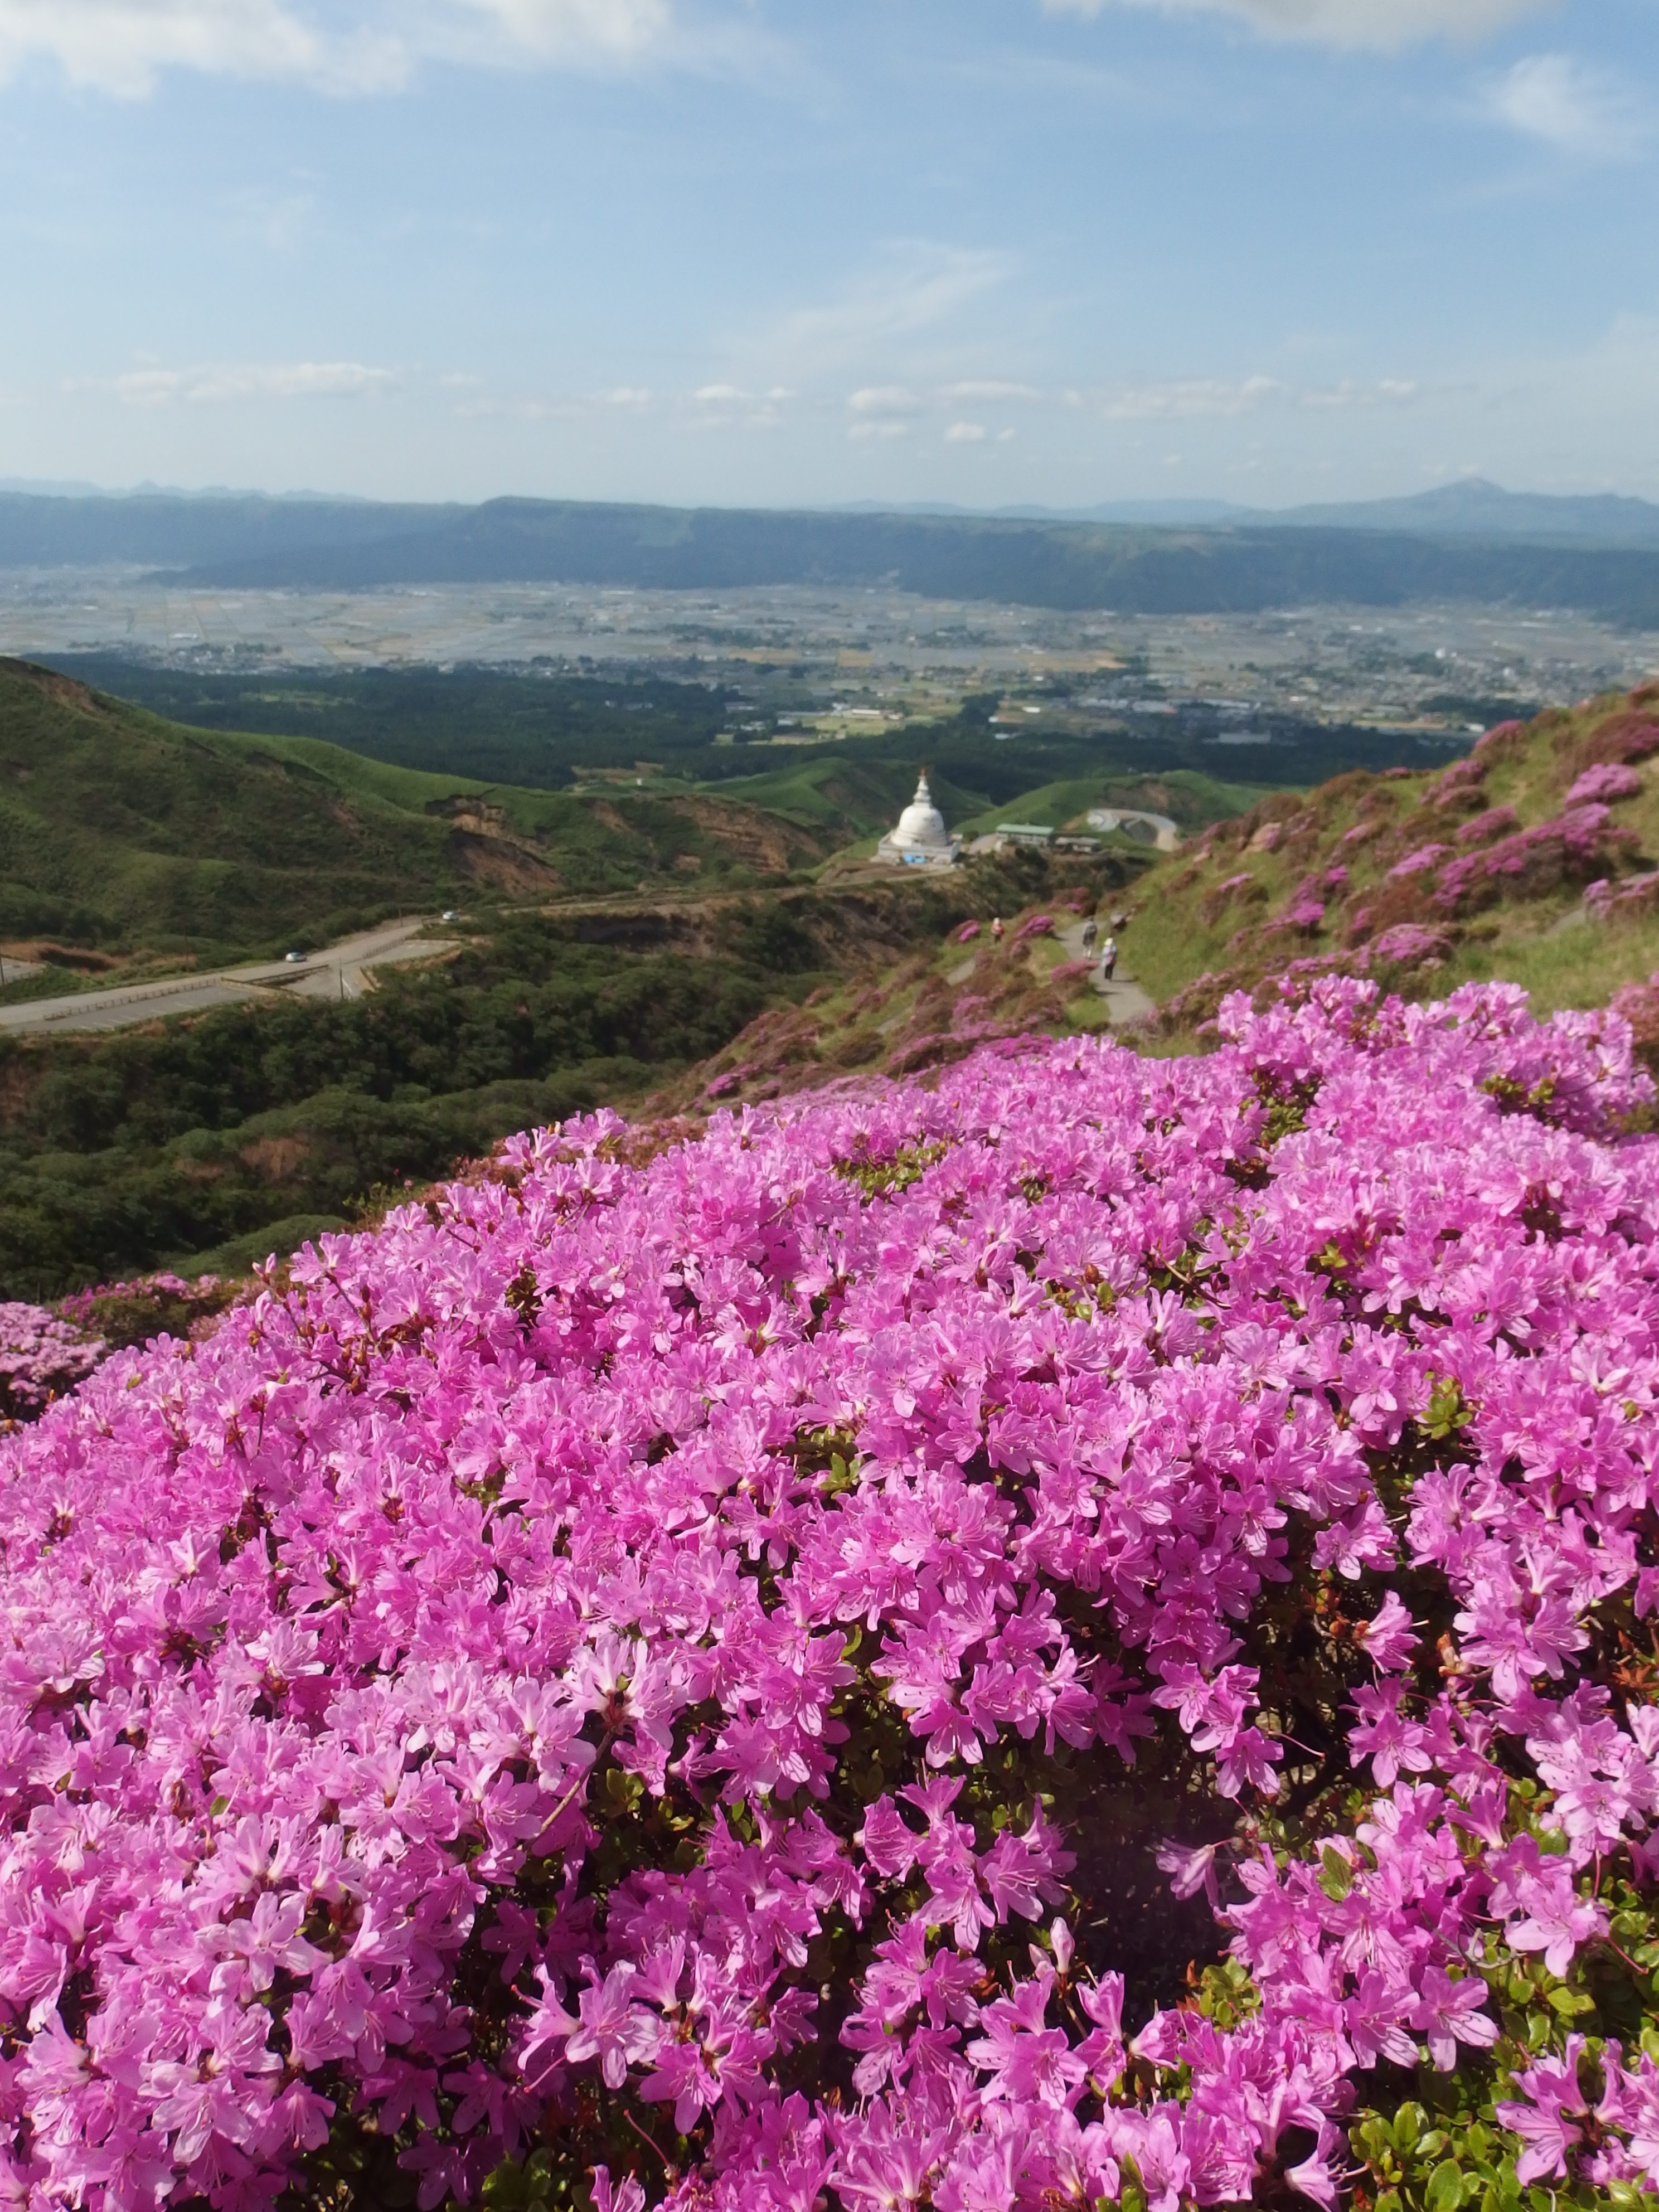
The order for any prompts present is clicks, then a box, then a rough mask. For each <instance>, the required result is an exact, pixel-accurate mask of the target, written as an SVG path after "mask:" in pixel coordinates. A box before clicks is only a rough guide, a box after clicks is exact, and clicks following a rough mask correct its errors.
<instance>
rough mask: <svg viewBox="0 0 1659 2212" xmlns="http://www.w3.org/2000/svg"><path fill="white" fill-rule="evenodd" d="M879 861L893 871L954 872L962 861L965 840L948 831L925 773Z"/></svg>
mask: <svg viewBox="0 0 1659 2212" xmlns="http://www.w3.org/2000/svg"><path fill="white" fill-rule="evenodd" d="M876 858H877V860H879V861H881V862H883V863H884V865H885V866H888V867H890V868H954V867H955V866H956V865H957V861H958V860H961V858H962V840H961V839H960V838H959V837H953V836H951V833H950V831H949V830H948V829H946V828H945V817H944V816H943V815H942V814H941V813H940V812H939V809H938V807H937V806H935V805H934V804H933V793H932V792H931V791H929V789H928V788H927V770H926V769H923V771H922V774H921V777H920V779H919V780H918V781H917V784H916V795H915V798H914V799H912V800H911V801H910V804H909V805H908V806H907V807H906V808H905V810H904V811H903V813H902V814H901V815H900V817H899V818H898V821H897V823H896V825H895V826H894V828H892V829H890V830H889V831H888V833H887V835H886V836H884V838H883V839H882V841H881V842H880V844H879V845H878V846H877V848H876Z"/></svg>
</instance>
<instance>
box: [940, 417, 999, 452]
mask: <svg viewBox="0 0 1659 2212" xmlns="http://www.w3.org/2000/svg"><path fill="white" fill-rule="evenodd" d="M990 435H991V434H990V432H989V431H988V430H987V428H986V427H985V425H984V423H983V422H951V423H949V424H947V426H946V428H945V444H946V445H947V446H982V445H983V444H984V443H985V441H986V440H987V438H988V437H989V436H990Z"/></svg>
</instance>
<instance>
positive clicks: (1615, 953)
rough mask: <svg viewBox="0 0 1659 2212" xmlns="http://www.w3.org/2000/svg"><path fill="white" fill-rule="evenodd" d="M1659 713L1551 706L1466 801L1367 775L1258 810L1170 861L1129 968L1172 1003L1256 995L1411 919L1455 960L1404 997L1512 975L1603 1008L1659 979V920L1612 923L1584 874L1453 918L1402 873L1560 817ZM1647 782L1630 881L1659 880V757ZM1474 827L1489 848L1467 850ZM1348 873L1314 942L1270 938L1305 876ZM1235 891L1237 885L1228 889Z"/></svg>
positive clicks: (1137, 923) (1407, 982)
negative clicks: (1273, 979)
mask: <svg viewBox="0 0 1659 2212" xmlns="http://www.w3.org/2000/svg"><path fill="white" fill-rule="evenodd" d="M1656 708H1659V690H1656V689H1655V687H1651V686H1650V687H1648V688H1647V689H1646V690H1640V691H1638V692H1637V693H1635V694H1633V695H1632V696H1631V697H1629V698H1626V697H1625V696H1622V695H1610V696H1607V697H1605V698H1602V699H1599V700H1595V701H1591V702H1588V703H1587V704H1586V705H1585V706H1584V707H1583V708H1575V709H1572V710H1567V709H1564V708H1554V709H1552V710H1550V711H1549V712H1547V713H1546V714H1541V715H1540V716H1538V717H1537V718H1536V719H1535V720H1534V721H1532V722H1530V723H1528V724H1527V725H1526V726H1524V727H1523V728H1521V729H1519V730H1517V731H1516V732H1515V733H1514V734H1513V736H1512V737H1510V738H1508V739H1507V740H1504V741H1501V742H1500V743H1499V744H1497V745H1496V746H1488V747H1487V748H1486V751H1485V753H1484V754H1483V755H1482V756H1480V757H1481V759H1482V761H1483V762H1484V763H1485V775H1484V778H1483V779H1482V780H1481V781H1480V784H1479V787H1478V788H1476V789H1474V790H1472V791H1470V792H1469V793H1467V794H1466V795H1462V796H1460V795H1459V793H1458V792H1457V791H1456V790H1455V788H1453V789H1451V790H1448V789H1447V788H1446V787H1444V786H1443V784H1442V781H1441V778H1440V773H1439V772H1438V771H1436V772H1432V773H1431V772H1422V773H1418V774H1413V775H1400V774H1397V773H1396V774H1395V775H1389V776H1385V777H1378V776H1375V775H1365V774H1363V773H1358V772H1356V773H1352V774H1350V775H1343V776H1340V777H1337V778H1335V779H1334V780H1333V781H1330V782H1328V783H1326V784H1322V785H1321V786H1319V787H1317V788H1316V789H1315V790H1313V791H1310V792H1306V793H1278V794H1275V795H1273V796H1271V797H1269V798H1268V799H1265V800H1262V801H1259V802H1258V803H1257V804H1256V805H1255V807H1253V808H1252V810H1251V811H1249V812H1248V813H1247V814H1245V815H1244V816H1243V817H1242V818H1241V819H1240V820H1239V821H1238V822H1237V823H1228V824H1225V825H1223V826H1221V827H1219V828H1218V829H1216V830H1215V831H1214V832H1213V833H1212V835H1211V836H1209V837H1208V838H1207V839H1206V840H1205V841H1203V843H1202V844H1201V845H1200V847H1199V848H1198V849H1197V850H1195V851H1192V852H1188V853H1187V854H1173V855H1170V856H1168V857H1167V858H1164V859H1163V860H1159V861H1158V864H1157V865H1156V866H1154V867H1153V868H1152V869H1151V870H1150V871H1149V872H1147V873H1146V875H1145V876H1144V877H1143V878H1142V879H1141V882H1140V884H1139V886H1138V888H1137V892H1136V896H1135V898H1134V902H1133V909H1134V918H1133V923H1132V926H1131V928H1130V930H1129V932H1128V934H1127V940H1126V945H1125V954H1126V967H1127V969H1128V970H1129V971H1130V972H1132V973H1133V975H1134V977H1135V979H1136V980H1137V981H1139V982H1140V983H1141V984H1142V985H1143V987H1145V988H1146V990H1148V991H1149V992H1150V993H1151V994H1152V996H1153V997H1154V998H1155V999H1157V1000H1159V1001H1160V1003H1163V1002H1166V1001H1168V1000H1170V999H1171V998H1173V997H1174V996H1175V995H1176V993H1178V992H1179V991H1181V990H1182V988H1183V987H1185V986H1186V985H1188V983H1191V982H1192V981H1194V979H1195V978H1197V977H1199V976H1200V975H1212V976H1225V978H1226V979H1227V981H1229V983H1230V984H1231V986H1232V987H1240V988H1254V987H1257V986H1258V985H1259V984H1261V982H1262V981H1264V980H1265V979H1267V978H1268V977H1270V976H1272V975H1274V974H1276V973H1278V972H1279V971H1280V970H1282V969H1284V968H1285V966H1286V965H1287V964H1288V963H1290V962H1291V960H1293V959H1297V958H1298V957H1302V958H1306V957H1334V958H1335V959H1337V960H1338V961H1339V962H1342V963H1346V964H1348V965H1350V966H1353V967H1358V965H1359V964H1360V957H1361V956H1362V955H1363V953H1364V948H1365V945H1366V944H1367V943H1368V942H1369V941H1370V939H1372V938H1374V937H1375V936H1376V935H1377V934H1380V933H1381V932H1382V931H1383V929H1385V928H1387V927H1391V926H1393V925H1394V924H1395V923H1401V922H1407V921H1409V922H1413V923H1416V924H1419V925H1420V926H1423V927H1431V928H1435V929H1437V930H1440V931H1442V932H1443V933H1444V936H1445V938H1446V940H1447V942H1446V945H1445V949H1444V951H1443V957H1441V959H1440V961H1439V963H1438V964H1437V965H1433V966H1430V967H1426V968H1425V969H1422V970H1420V971H1419V972H1414V973H1413V974H1411V975H1407V976H1405V977H1401V976H1399V975H1390V976H1389V982H1390V985H1391V987H1403V988H1405V989H1407V991H1408V993H1411V994H1415V995H1418V996H1421V995H1424V994H1432V995H1434V996H1436V997H1438V996H1441V995H1443V994H1445V993H1447V992H1449V991H1451V990H1454V989H1455V988H1456V987H1457V986H1458V985H1459V984H1461V983H1465V982H1472V981H1490V980H1493V979H1502V980H1504V981H1511V982H1516V983H1519V984H1521V985H1522V986H1523V987H1525V988H1526V989H1527V990H1528V992H1530V993H1531V994H1532V996H1533V999H1534V1005H1535V1006H1537V1008H1538V1009H1539V1011H1540V1012H1553V1011H1556V1010H1558V1009H1560V1008H1564V1007H1580V1008H1588V1007H1593V1006H1604V1005H1605V1004H1606V1003H1607V1000H1608V998H1609V997H1610V995H1611V994H1612V993H1613V991H1615V990H1617V989H1618V988H1619V987H1620V985H1622V984H1625V983H1627V982H1632V981H1637V980H1638V979H1640V978H1645V977H1646V976H1647V975H1650V974H1651V973H1652V972H1654V970H1655V969H1656V968H1659V913H1650V914H1646V915H1640V914H1635V915H1629V916H1628V918H1626V917H1622V916H1616V917H1614V918H1611V919H1608V920H1606V921H1602V920H1599V919H1597V918H1596V917H1595V915H1592V914H1591V913H1590V912H1589V910H1588V909H1587V908H1585V906H1584V903H1583V883H1582V881H1581V880H1580V877H1581V876H1582V873H1583V871H1582V870H1581V871H1580V872H1579V873H1578V874H1573V873H1571V872H1569V873H1568V874H1567V875H1565V877H1560V878H1550V877H1549V876H1548V875H1547V874H1546V873H1544V872H1540V873H1539V874H1538V875H1537V876H1536V877H1535V878H1533V879H1531V880H1530V881H1529V880H1528V878H1524V877H1522V878H1505V879H1496V880H1497V895H1495V896H1489V897H1488V898H1486V901H1485V902H1484V903H1475V904H1474V905H1469V904H1468V903H1465V904H1463V905H1461V906H1460V908H1458V910H1457V911H1455V912H1452V913H1449V912H1447V911H1446V910H1445V909H1444V908H1443V907H1441V906H1439V905H1437V903H1436V902H1435V899H1434V896H1433V890H1434V877H1433V874H1432V873H1429V874H1425V875H1424V876H1422V877H1421V878H1415V877H1411V878H1405V879H1396V878H1392V877H1391V875H1390V870H1391V868H1392V867H1393V866H1395V864H1396V863H1397V862H1399V861H1400V860H1401V859H1403V858H1404V857H1405V856H1406V855H1407V854H1409V853H1410V852H1412V851H1414V850H1416V849H1418V848H1421V847H1425V846H1428V845H1439V846H1443V847H1444V848H1448V857H1451V856H1452V855H1454V854H1458V853H1459V852H1465V851H1479V850H1480V849H1483V848H1484V847H1485V845H1486V842H1488V841H1489V839H1490V838H1491V837H1492V836H1498V835H1501V834H1503V833H1502V831H1501V829H1494V830H1488V829H1486V827H1485V825H1484V824H1481V823H1476V819H1475V817H1477V816H1479V815H1481V814H1483V813H1484V812H1485V811H1488V810H1492V809H1494V808H1498V807H1507V808H1509V809H1510V810H1512V812H1513V815H1514V817H1515V823H1516V825H1518V826H1519V828H1520V829H1534V828H1536V827H1538V826H1539V825H1540V824H1541V823H1546V822H1548V821H1552V820H1553V819H1554V818H1555V817H1557V816H1558V815H1559V813H1560V811H1561V809H1562V806H1563V804H1564V802H1565V797H1566V793H1567V792H1568V790H1569V789H1570V788H1571V785H1572V783H1573V781H1574V780H1575V778H1576V777H1577V775H1578V774H1579V773H1580V772H1581V771H1582V770H1583V769H1585V768H1586V767H1587V766H1589V765H1590V764H1591V763H1594V762H1596V761H1598V760H1601V759H1607V758H1612V757H1615V756H1616V755H1617V753H1618V751H1619V748H1620V732H1621V730H1623V729H1624V728H1625V727H1626V726H1628V725H1629V724H1631V723H1632V722H1633V721H1636V720H1643V719H1648V720H1651V719H1653V718H1654V717H1655V714H1656ZM1637 773H1638V776H1639V778H1640V783H1641V787H1640V789H1639V791H1638V793H1636V794H1635V795H1634V796H1632V797H1631V798H1628V799H1620V800H1618V801H1616V802H1615V803H1614V804H1613V809H1612V817H1613V824H1614V825H1615V827H1616V836H1615V839H1614V841H1613V843H1612V844H1610V845H1609V847H1608V848H1607V853H1606V855H1605V856H1604V860H1603V861H1602V862H1601V864H1600V866H1601V872H1605V873H1607V874H1610V875H1613V876H1614V877H1626V876H1630V875H1635V874H1639V873H1643V872H1647V871H1650V870H1652V869H1654V868H1655V867H1656V866H1659V757H1656V759H1655V760H1653V761H1650V762H1648V763H1645V764H1644V765H1641V766H1639V767H1638V770H1637ZM1273 821H1277V822H1278V823H1279V825H1280V831H1281V838H1280V842H1279V846H1278V848H1277V849H1275V850H1273V851H1266V850H1262V849H1260V848H1259V847H1258V842H1257V841H1258V836H1259V835H1260V833H1261V832H1263V831H1264V830H1265V829H1266V827H1267V824H1268V823H1270V822H1273ZM1471 825H1474V842H1473V843H1471V842H1469V841H1468V840H1466V839H1463V838H1462V837H1461V836H1460V832H1461V831H1462V830H1463V829H1466V828H1468V827H1470V826H1471ZM1361 829H1365V830H1367V831H1368V832H1369V834H1367V835H1365V836H1362V837H1360V838H1359V839H1358V840H1357V841H1356V840H1355V839H1354V838H1353V837H1352V834H1351V833H1354V832H1356V831H1359V830H1361ZM1339 865H1340V866H1343V867H1345V868H1346V870H1347V871H1348V874H1349V878H1350V880H1349V883H1348V885H1347V886H1346V889H1345V890H1341V891H1340V892H1339V893H1337V894H1335V895H1334V896H1329V897H1328V904H1327V912H1326V916H1325V919H1324V921H1323V922H1322V924H1321V925H1320V926H1319V927H1316V928H1314V929H1310V930H1307V931H1305V932H1304V933H1301V934H1300V935H1299V936H1298V935H1295V934H1287V933H1279V934H1278V935H1271V934H1268V932H1269V931H1270V930H1271V928H1272V926H1273V924H1274V923H1275V922H1276V921H1279V919H1280V918H1282V917H1284V916H1285V915H1286V914H1287V913H1288V911H1289V908H1290V907H1291V904H1292V903H1293V902H1294V900H1295V898H1296V896H1297V890H1298V888H1299V886H1300V885H1301V884H1303V883H1304V879H1306V880H1316V879H1318V878H1322V877H1323V876H1324V875H1325V874H1326V872H1328V871H1329V870H1330V869H1332V868H1333V867H1335V866H1339ZM1240 878H1243V879H1247V880H1244V881H1243V882H1240V881H1238V879H1240ZM1228 884H1235V885H1236V888H1234V889H1232V890H1224V889H1223V886H1224V885H1228ZM1362 913H1363V914H1364V915H1370V916H1371V917H1372V919H1371V921H1370V924H1369V926H1364V925H1362V924H1361V923H1360V922H1359V921H1358V917H1359V916H1360V915H1361V914H1362Z"/></svg>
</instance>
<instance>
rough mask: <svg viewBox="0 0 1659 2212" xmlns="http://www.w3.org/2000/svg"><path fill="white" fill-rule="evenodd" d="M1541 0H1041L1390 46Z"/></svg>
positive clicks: (1455, 32)
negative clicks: (1227, 20)
mask: <svg viewBox="0 0 1659 2212" xmlns="http://www.w3.org/2000/svg"><path fill="white" fill-rule="evenodd" d="M1543 4H1544V0H1042V7H1043V12H1044V13H1045V14H1046V15H1084V16H1092V15H1100V14H1101V13H1102V12H1103V9H1106V8H1108V7H1109V6H1114V5H1117V6H1126V5H1127V6H1135V7H1152V8H1161V9H1163V10H1164V13H1165V14H1167V15H1198V14H1205V15H1230V16H1231V17H1232V18H1233V19H1234V20H1235V21H1238V22H1243V23H1247V24H1249V27H1251V29H1252V30H1255V31H1258V32H1260V33H1261V35H1262V36H1263V37H1264V38H1269V39H1297V40H1305V41H1307V42H1309V43H1310V44H1312V45H1316V46H1346V47H1358V48H1364V47H1370V48H1371V49H1372V50H1373V51H1376V52H1384V53H1386V52H1398V51H1399V50H1400V49H1401V48H1402V47H1406V46H1417V45H1420V44H1421V43H1422V42H1423V41H1424V40H1428V39H1448V40H1458V41H1460V42H1468V41H1469V40H1477V39H1481V38H1485V37H1486V36H1487V35H1488V34H1489V33H1492V32H1493V31H1498V30H1501V29H1502V28H1503V27H1504V25H1505V24H1508V23H1513V22H1517V21H1520V19H1521V18H1522V16H1524V15H1536V14H1537V13H1538V11H1539V9H1540V8H1541V6H1542V5H1543Z"/></svg>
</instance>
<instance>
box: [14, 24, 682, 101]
mask: <svg viewBox="0 0 1659 2212" xmlns="http://www.w3.org/2000/svg"><path fill="white" fill-rule="evenodd" d="M677 37H678V26H677V24H676V21H675V17H674V14H673V10H672V5H671V0H404V4H402V5H401V6H399V7H398V9H395V10H394V9H391V8H390V7H387V6H386V5H385V4H384V0H355V3H354V4H351V5H349V6H342V5H339V4H337V0H336V4H333V5H331V6H327V7H325V6H323V5H322V4H320V0H0V82H3V81H4V80H5V79H6V78H8V77H10V76H15V75H16V73H17V72H18V71H19V70H21V69H23V68H24V67H25V66H27V64H31V63H45V64H53V65H56V67H57V68H58V69H59V70H61V71H62V72H63V74H64V76H66V77H67V78H68V79H69V80H70V82H71V83H72V84H75V85H77V86H82V87H85V88H89V89H93V90H96V91H100V92H106V93H112V94H117V95H118V96H121V97H125V98H142V97H143V95H144V94H147V93H149V91H151V90H152V89H153V88H154V86H155V82H156V80H157V79H158V77H160V76H162V75H164V74H165V73H166V72H167V71H168V70H193V71H195V72H197V74H199V75H203V76H231V77H244V78H264V79H271V80H275V81H277V82H286V83H291V84H301V85H305V86H307V87H309V88H312V89H313V90H317V91H321V92H328V93H334V94H363V93H385V92H393V91H397V90H398V89H400V88H402V87H403V86H404V85H406V84H407V83H408V82H410V79H411V78H412V77H413V76H414V75H415V73H416V70H417V69H418V67H419V65H420V64H421V63H422V61H423V60H427V59H429V58H436V59H443V60H448V61H465V62H471V63H474V64H485V65H496V66H523V65H525V64H532V65H537V64H539V65H559V64H570V65H587V66H594V65H597V66H612V67H615V66H629V65H631V64H637V63H639V62H641V61H642V60H645V59H647V58H650V57H652V56H653V55H654V54H657V53H659V52H662V53H665V54H670V53H671V52H672V50H673V49H674V46H675V43H676V40H677ZM689 50H690V49H689V48H688V51H689Z"/></svg>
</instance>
